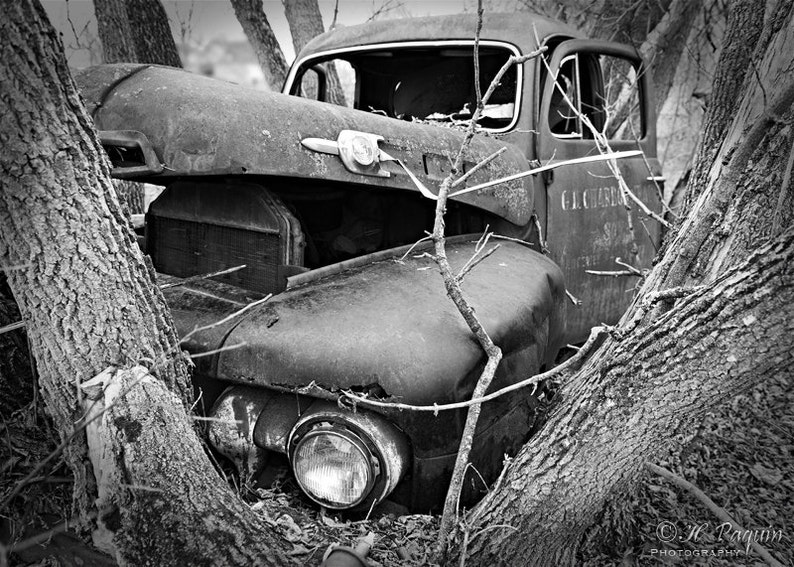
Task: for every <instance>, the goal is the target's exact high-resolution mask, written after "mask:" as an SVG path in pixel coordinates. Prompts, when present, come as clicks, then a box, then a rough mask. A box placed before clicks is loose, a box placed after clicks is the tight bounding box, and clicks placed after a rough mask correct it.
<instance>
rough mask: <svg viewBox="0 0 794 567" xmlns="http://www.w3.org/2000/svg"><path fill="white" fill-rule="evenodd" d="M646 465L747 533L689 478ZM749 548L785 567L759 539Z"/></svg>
mask: <svg viewBox="0 0 794 567" xmlns="http://www.w3.org/2000/svg"><path fill="white" fill-rule="evenodd" d="M645 466H646V467H647V468H648V469H649V470H650V471H651V472H653V473H655V474H658V475H659V476H661V477H662V478H666V479H667V480H669V481H670V482H672V483H673V484H675V485H676V486H678V487H680V488H683V489H684V490H686V491H687V492H689V493H690V494H692V496H694V497H695V498H697V499H698V500H699V501H700V502H701V503H702V504H704V505H705V506H706V508H708V509H709V510H711V512H712V513H713V514H714V515H715V516H717V517H718V518H719V519H720V520H722V521H723V522H728V523H729V524H730V525H731V527H732V528H734V531H737V532H742V533H746V532H747V530H745V529H743V528H742V527H741V525H740V524H739V522H737V521H736V520H734V519H733V518H732V517H731V516H730V514H728V512H727V511H726V510H725V508H723V507H722V506H719V505H718V504H717V503H716V502H714V501H713V500H712V499H711V498H709V497H708V495H707V494H706V493H705V492H703V491H702V490H700V489H699V488H698V487H697V486H695V485H694V484H692V483H691V482H689V481H688V480H686V479H684V478H682V477H680V476H678V475H677V474H675V473H674V472H672V471H669V470H667V469H666V468H664V467H660V466H659V465H655V464H653V463H645ZM745 543H746V544H747V546H748V548H750V547H752V548H753V551H755V552H756V553H757V554H758V555H759V556H760V557H761V558H762V559H763V560H764V561H766V562H767V564H769V565H771V566H772V567H783V564H782V563H780V561H778V560H777V559H775V558H774V557H772V554H771V553H769V552H768V551H767V550H766V548H765V547H764V546H762V545H761V544H759V543H758V542H757V541H755V540H753V539H749V538H748V540H747V541H746V542H745Z"/></svg>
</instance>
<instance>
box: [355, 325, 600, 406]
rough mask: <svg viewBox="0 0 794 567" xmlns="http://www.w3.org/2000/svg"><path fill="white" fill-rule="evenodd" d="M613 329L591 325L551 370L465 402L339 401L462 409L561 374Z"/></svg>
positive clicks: (357, 397) (364, 404)
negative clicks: (577, 344) (578, 344)
mask: <svg viewBox="0 0 794 567" xmlns="http://www.w3.org/2000/svg"><path fill="white" fill-rule="evenodd" d="M612 330H613V329H612V327H607V326H600V327H593V328H592V329H590V336H589V337H588V339H587V341H585V343H584V344H583V345H582V346H581V347H580V348H579V350H578V351H577V352H576V354H574V355H573V356H572V357H571V358H569V359H568V360H566V361H565V362H563V363H562V364H559V365H557V366H555V367H554V368H552V369H551V370H547V371H546V372H541V373H540V374H536V375H534V376H530V377H529V378H526V379H524V380H521V381H520V382H516V383H515V384H511V385H510V386H505V387H504V388H502V389H500V390H497V391H496V392H492V393H490V394H488V395H487V396H481V397H479V398H472V399H470V400H467V401H465V402H456V403H452V404H433V405H432V406H417V405H412V404H403V403H400V402H381V401H378V400H373V399H372V398H367V397H364V396H360V395H358V394H355V393H353V392H344V393H342V394H340V396H339V401H340V403H345V402H346V401H347V400H351V401H352V402H354V403H355V404H359V405H362V406H368V407H374V408H381V409H396V410H401V411H402V410H407V411H421V412H433V414H434V415H437V414H438V412H440V411H447V410H454V409H462V408H469V407H472V406H476V405H480V404H484V403H485V402H490V401H491V400H495V399H496V398H499V397H501V396H504V395H505V394H508V393H510V392H515V391H516V390H520V389H521V388H526V387H527V386H534V385H535V384H539V383H540V382H543V381H545V380H550V379H551V378H553V377H554V376H557V375H559V374H562V373H563V372H565V371H567V370H568V369H569V368H571V367H572V366H574V365H575V364H577V363H578V362H579V361H581V360H582V359H583V358H584V357H585V356H586V355H587V354H588V353H589V352H590V350H592V348H593V347H594V346H595V344H596V342H597V341H598V339H600V338H601V337H602V336H604V335H606V334H607V333H609V332H611V331H612Z"/></svg>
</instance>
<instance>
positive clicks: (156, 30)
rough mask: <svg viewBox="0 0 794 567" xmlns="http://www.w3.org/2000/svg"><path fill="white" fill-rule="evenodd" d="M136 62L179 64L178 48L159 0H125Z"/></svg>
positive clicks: (177, 65) (180, 64) (179, 65)
mask: <svg viewBox="0 0 794 567" xmlns="http://www.w3.org/2000/svg"><path fill="white" fill-rule="evenodd" d="M125 6H126V9H127V18H128V19H129V22H130V29H131V30H132V31H133V34H132V39H133V41H134V43H135V55H136V57H137V62H138V63H154V64H157V65H169V66H171V67H181V66H182V61H181V59H180V58H179V51H178V50H177V48H176V43H175V42H174V36H173V34H172V33H171V27H170V25H169V24H168V16H167V15H166V13H165V10H164V9H163V5H162V4H160V0H125Z"/></svg>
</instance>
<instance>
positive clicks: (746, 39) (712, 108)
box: [683, 0, 765, 210]
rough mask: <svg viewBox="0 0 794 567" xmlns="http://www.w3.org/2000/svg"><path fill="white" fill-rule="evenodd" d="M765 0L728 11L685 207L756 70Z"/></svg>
mask: <svg viewBox="0 0 794 567" xmlns="http://www.w3.org/2000/svg"><path fill="white" fill-rule="evenodd" d="M764 5H765V2H764V0H738V1H737V2H734V3H732V4H731V7H730V11H729V12H728V31H727V32H726V34H725V41H724V42H723V46H722V52H721V54H720V58H719V62H718V63H717V72H716V75H715V77H714V83H713V88H712V91H711V100H709V105H708V112H707V114H706V118H705V122H704V127H703V131H702V132H701V139H700V142H699V144H698V150H697V154H696V157H695V163H696V164H697V166H695V167H694V168H693V170H692V173H691V175H690V178H689V183H688V188H687V192H686V195H685V199H684V204H683V208H684V210H688V209H689V208H691V206H692V202H693V201H694V199H695V198H696V197H697V195H698V194H699V193H700V191H701V190H702V189H703V188H704V187H705V185H706V183H707V181H708V177H707V176H708V169H709V168H710V167H711V163H712V162H713V158H714V156H715V155H716V154H717V152H719V150H720V147H721V143H722V140H723V138H724V136H725V132H726V131H727V130H728V127H729V126H730V125H731V123H732V121H733V116H734V112H735V110H736V107H737V105H738V104H739V100H738V98H737V97H736V93H737V92H738V91H739V88H740V87H741V85H742V82H743V81H744V79H745V77H746V75H747V74H748V73H752V72H753V70H752V62H753V59H754V54H753V50H754V46H755V45H756V43H757V42H758V40H759V38H760V36H761V31H762V29H763V24H764V20H763V18H759V17H758V14H759V13H760V14H763V13H764Z"/></svg>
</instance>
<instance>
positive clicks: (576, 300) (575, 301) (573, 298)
mask: <svg viewBox="0 0 794 567" xmlns="http://www.w3.org/2000/svg"><path fill="white" fill-rule="evenodd" d="M565 295H567V296H568V299H570V300H571V303H573V304H574V305H576V306H577V307H579V306H580V305H581V304H582V300H581V299H579V298H578V297H576V296H575V295H574V294H572V293H571V292H570V291H568V290H567V289H566V290H565Z"/></svg>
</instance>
